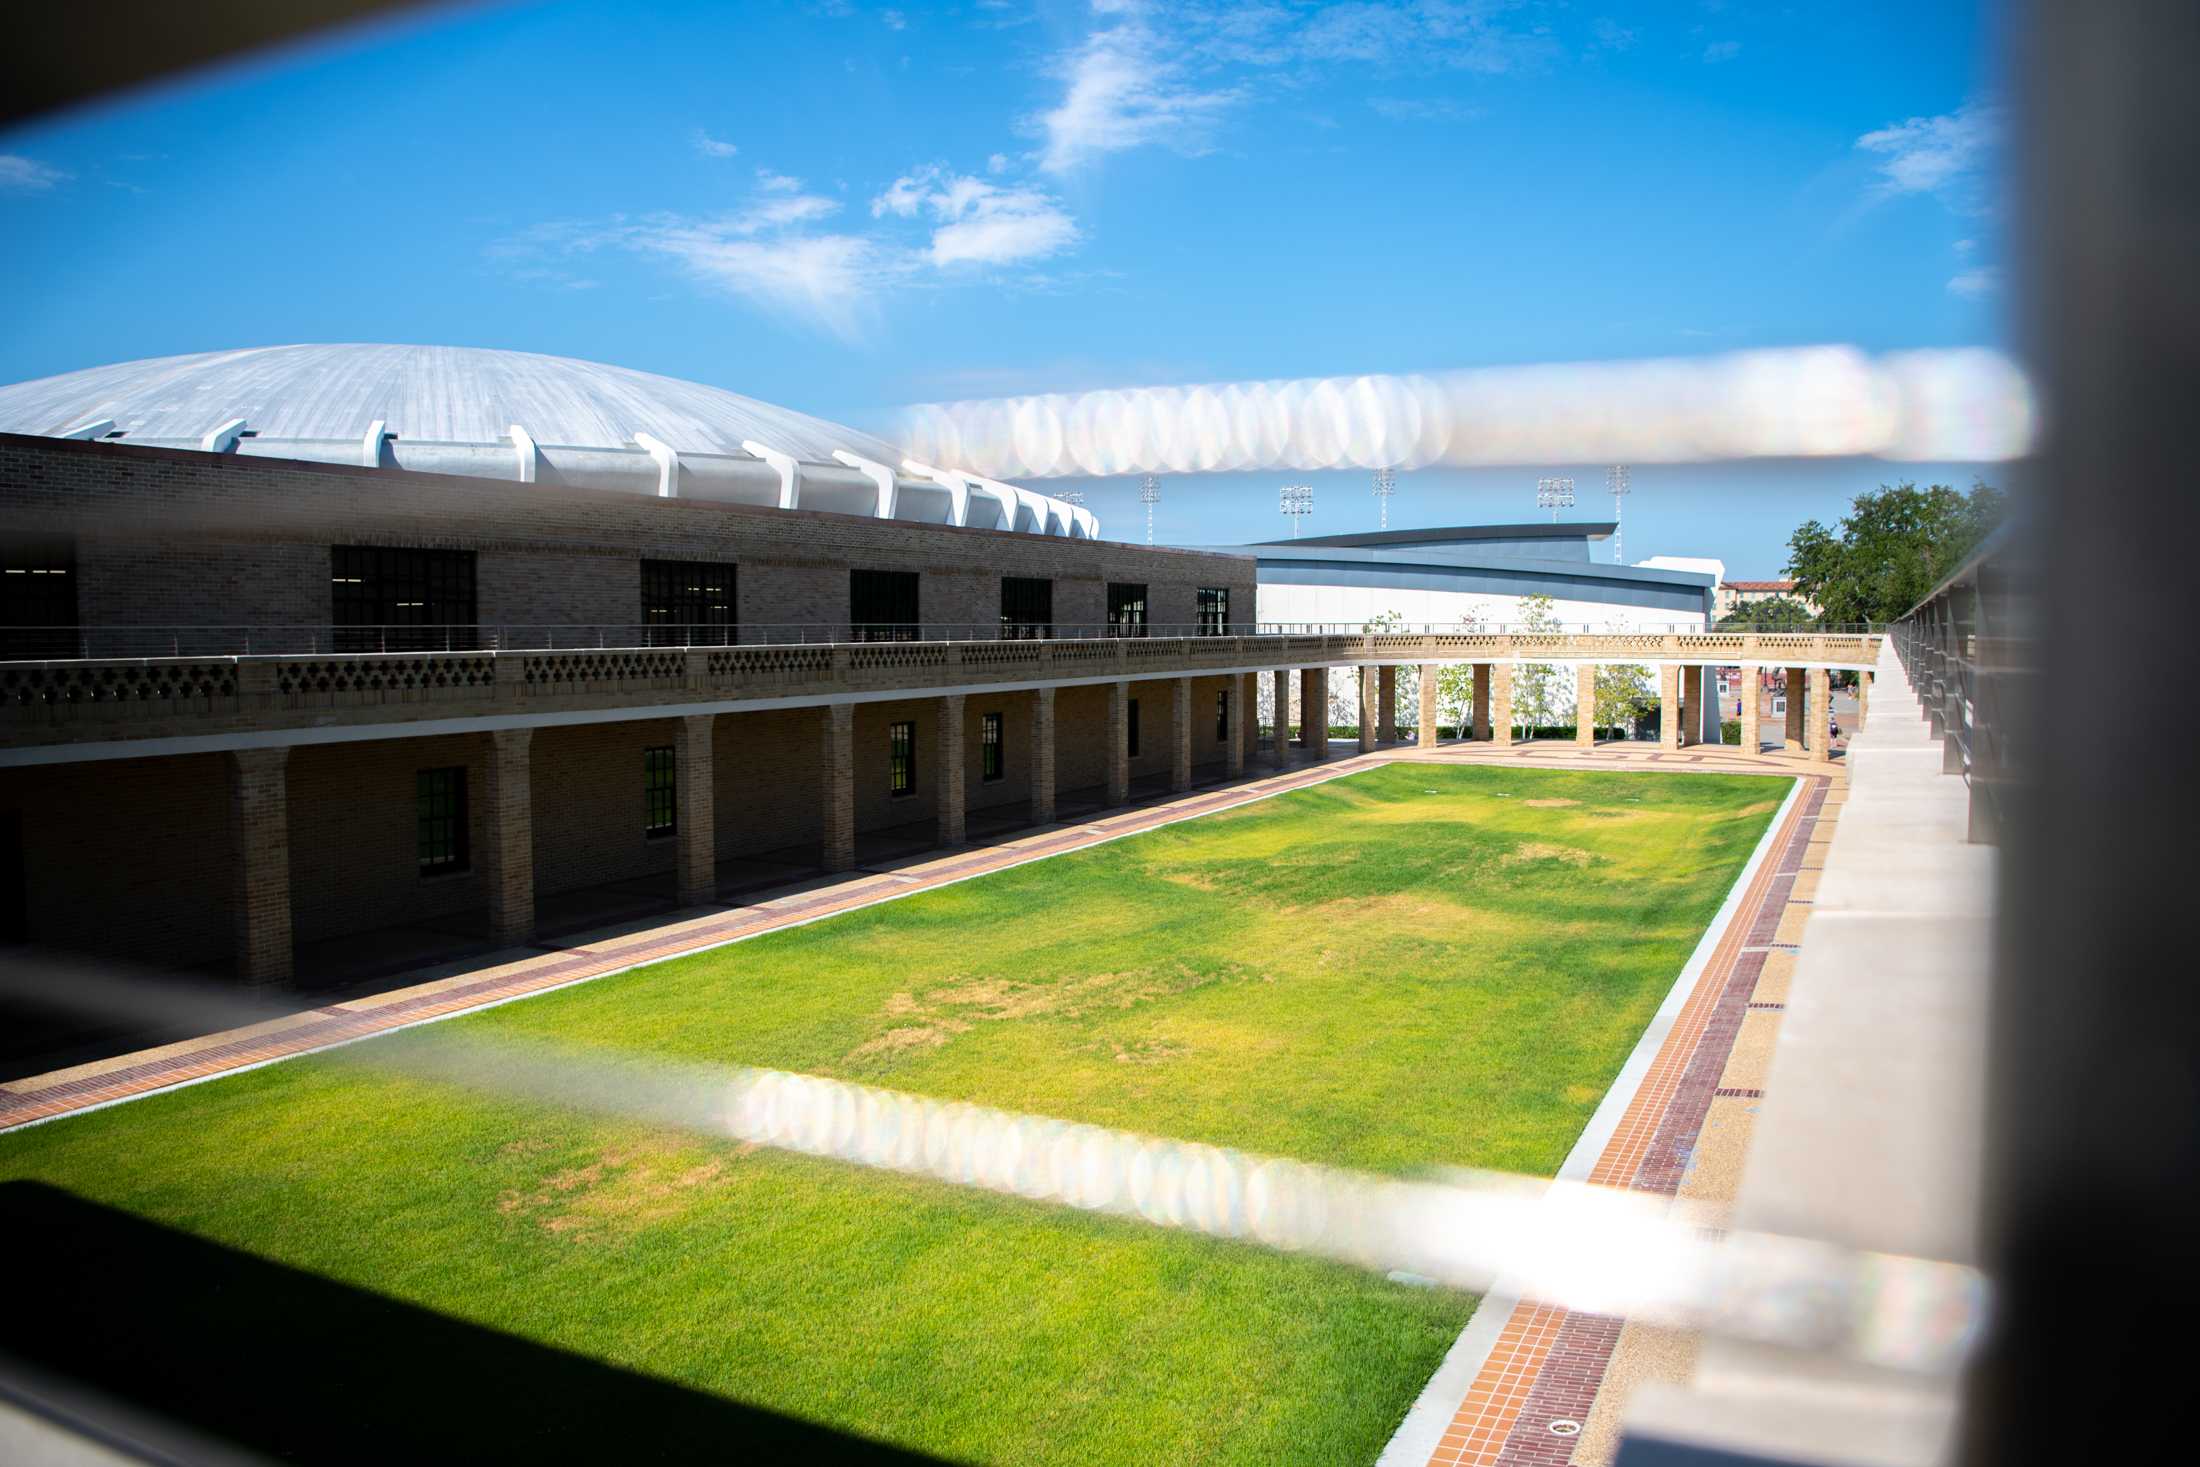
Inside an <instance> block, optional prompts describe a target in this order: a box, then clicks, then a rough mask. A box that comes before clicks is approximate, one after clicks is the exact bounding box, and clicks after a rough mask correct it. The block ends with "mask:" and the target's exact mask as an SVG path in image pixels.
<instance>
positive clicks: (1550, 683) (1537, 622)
mask: <svg viewBox="0 0 2200 1467" xmlns="http://www.w3.org/2000/svg"><path fill="white" fill-rule="evenodd" d="M1517 625H1518V627H1519V629H1520V630H1521V631H1524V632H1529V633H1539V632H1555V631H1557V630H1558V615H1557V613H1556V612H1555V611H1553V610H1552V603H1551V598H1550V597H1548V596H1529V597H1526V598H1524V599H1522V601H1521V603H1520V620H1519V622H1518V623H1517ZM1572 675H1573V669H1572V668H1565V669H1563V670H1562V669H1560V668H1559V667H1558V665H1557V664H1555V663H1550V662H1524V663H1521V664H1520V665H1519V666H1517V667H1515V668H1514V669H1513V724H1514V726H1515V727H1518V728H1524V729H1527V730H1529V731H1530V735H1531V736H1532V734H1533V731H1534V730H1535V729H1537V728H1541V727H1543V726H1545V725H1547V724H1553V723H1556V722H1558V719H1559V715H1560V714H1561V713H1563V712H1564V711H1565V709H1564V707H1563V705H1562V703H1561V684H1563V683H1565V682H1568V681H1570V680H1571V678H1572Z"/></svg>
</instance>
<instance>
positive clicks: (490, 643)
mask: <svg viewBox="0 0 2200 1467" xmlns="http://www.w3.org/2000/svg"><path fill="white" fill-rule="evenodd" d="M1881 630H1882V628H1880V627H1877V626H1871V625H1855V626H1830V625H1829V626H1823V627H1807V628H1796V627H1793V626H1767V627H1763V628H1756V627H1720V628H1717V629H1716V630H1713V629H1708V628H1706V627H1705V626H1704V625H1703V623H1702V621H1701V620H1700V619H1699V620H1695V621H1673V622H1640V621H1617V620H1615V621H1591V622H1566V623H1560V624H1557V625H1553V624H1551V623H1547V622H1546V623H1539V624H1533V625H1531V624H1528V623H1522V622H1490V623H1481V624H1474V625H1463V624H1461V623H1459V622H1455V621H1454V622H1421V623H1408V624H1401V625H1398V626H1376V625H1370V624H1368V623H1365V622H1259V623H1256V624H1252V625H1237V626H1227V627H1218V626H1214V625H1212V624H1209V623H1204V622H1167V623H1164V622H1143V623H1137V624H1133V625H1127V626H1126V625H1121V624H1117V623H1112V622H1050V623H1044V624H1035V623H1031V622H1002V621H977V622H752V623H744V624H742V625H739V626H726V625H723V624H710V623H700V622H699V623H694V624H691V625H690V624H677V623H667V622H624V623H619V622H596V623H578V624H548V623H499V624H487V623H473V622H467V623H457V624H451V625H435V626H422V625H397V624H392V625H387V626H91V627H84V626H52V627H0V662H61V661H69V660H80V661H84V660H111V659H115V658H134V657H317V656H321V655H323V654H325V653H331V652H337V653H390V652H552V651H571V650H589V651H614V650H623V649H634V648H645V647H728V646H740V647H779V646H818V645H827V646H830V645H836V644H840V643H849V642H990V641H1051V642H1074V641H1086V640H1100V641H1107V640H1120V639H1122V638H1127V637H1135V638H1148V639H1152V638H1163V639H1165V638H1172V637H1245V636H1261V637H1357V636H1370V635H1377V636H1419V637H1426V636H1436V637H1455V636H1518V637H1533V636H1551V635H1556V636H1561V637H1577V636H1667V635H1691V636H1702V635H1719V636H1736V637H1739V636H1760V637H1762V636H1802V637H1811V636H1826V635H1835V636H1874V635H1877V634H1878V633H1879V632H1880V631H1881Z"/></svg>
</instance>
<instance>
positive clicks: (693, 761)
mask: <svg viewBox="0 0 2200 1467" xmlns="http://www.w3.org/2000/svg"><path fill="white" fill-rule="evenodd" d="M717 722H718V715H716V714H715V713H691V714H688V715H687V716H686V717H684V718H682V719H680V721H679V722H678V724H677V725H676V726H675V727H674V729H673V732H672V797H673V800H674V801H675V809H674V812H673V821H672V839H673V845H674V846H675V847H676V849H675V851H674V857H675V863H674V864H675V869H676V870H677V872H678V878H679V889H680V905H681V906H683V907H693V906H700V905H701V904H702V903H704V902H707V901H710V900H711V899H712V898H714V897H716V896H717V895H718V800H717V793H716V791H715V790H714V789H713V788H712V786H713V784H714V783H715V776H716V774H717V768H716V766H715V765H714V764H713V763H712V762H711V757H710V732H711V728H712V727H713V726H714V725H715V724H716V723H717Z"/></svg>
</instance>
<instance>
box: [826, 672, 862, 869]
mask: <svg viewBox="0 0 2200 1467" xmlns="http://www.w3.org/2000/svg"><path fill="white" fill-rule="evenodd" d="M818 716H819V722H820V723H821V724H822V725H823V732H824V736H825V737H824V746H823V748H822V749H821V750H820V757H819V759H818V781H819V783H820V784H821V785H823V787H824V795H825V823H824V826H823V833H822V836H821V837H820V839H819V842H818V846H819V857H818V864H819V865H820V866H823V867H824V868H825V869H826V870H827V871H847V870H851V869H852V868H853V867H854V866H855V864H856V709H855V705H854V704H853V703H829V704H827V705H826V706H825V707H823V708H820V709H819V710H818Z"/></svg>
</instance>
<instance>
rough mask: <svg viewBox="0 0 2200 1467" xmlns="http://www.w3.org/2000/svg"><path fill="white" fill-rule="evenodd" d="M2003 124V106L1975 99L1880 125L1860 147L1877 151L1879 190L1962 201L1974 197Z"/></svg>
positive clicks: (1881, 191)
mask: <svg viewBox="0 0 2200 1467" xmlns="http://www.w3.org/2000/svg"><path fill="white" fill-rule="evenodd" d="M2003 124H2004V119H2003V115H2002V110H2001V108H1999V107H1998V106H1995V105H1993V104H1992V103H1986V102H1972V103H1968V104H1966V105H1964V106H1962V107H1959V108H1957V109H1956V110H1955V111H1953V112H1949V113H1946V114H1943V115H1942V116H1939V117H1912V118H1910V119H1909V120H1908V121H1906V122H1897V123H1891V124H1889V125H1888V126H1886V127H1882V128H1877V129H1875V130H1873V131H1871V132H1868V133H1865V134H1864V135H1863V136H1862V137H1860V138H1858V139H1857V140H1856V146H1857V147H1858V148H1860V149H1862V150H1863V151H1865V152H1867V153H1875V154H1877V155H1879V191H1880V193H1881V194H1883V195H1895V194H1926V193H1929V194H1938V195H1940V196H1941V197H1942V198H1943V200H1945V201H1947V202H1949V203H1951V204H1956V205H1959V206H1962V205H1967V204H1969V203H1971V202H1973V199H1972V194H1973V191H1974V190H1975V189H1976V187H1977V185H1978V183H1979V180H1980V178H1981V176H1982V175H1983V174H1984V173H1985V171H1986V170H1987V168H1988V166H1989V165H1990V164H1991V162H1992V160H1993V158H1994V155H1995V153H1996V151H1997V150H1998V149H1999V147H2000V145H2001V138H2002V130H2003Z"/></svg>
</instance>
